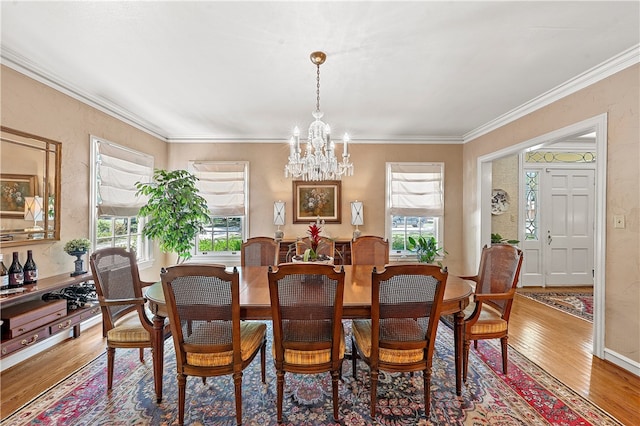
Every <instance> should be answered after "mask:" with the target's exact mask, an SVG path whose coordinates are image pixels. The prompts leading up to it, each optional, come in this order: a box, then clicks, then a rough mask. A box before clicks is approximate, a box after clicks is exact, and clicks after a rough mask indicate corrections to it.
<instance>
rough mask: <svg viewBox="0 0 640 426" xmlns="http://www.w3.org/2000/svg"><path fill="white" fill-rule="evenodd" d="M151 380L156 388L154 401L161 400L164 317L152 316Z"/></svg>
mask: <svg viewBox="0 0 640 426" xmlns="http://www.w3.org/2000/svg"><path fill="white" fill-rule="evenodd" d="M153 332H154V334H155V336H154V339H153V349H152V350H153V382H154V385H155V390H156V401H157V402H161V401H162V376H163V374H164V317H161V316H159V315H158V314H155V315H154V316H153Z"/></svg>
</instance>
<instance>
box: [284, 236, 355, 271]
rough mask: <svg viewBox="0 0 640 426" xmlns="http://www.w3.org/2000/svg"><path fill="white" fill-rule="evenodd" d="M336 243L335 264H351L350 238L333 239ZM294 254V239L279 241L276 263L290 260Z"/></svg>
mask: <svg viewBox="0 0 640 426" xmlns="http://www.w3.org/2000/svg"><path fill="white" fill-rule="evenodd" d="M334 243H335V245H336V253H335V259H334V264H335V265H351V240H334ZM295 254H296V240H282V241H280V255H279V258H278V263H284V262H291V258H292V257H293V255H295Z"/></svg>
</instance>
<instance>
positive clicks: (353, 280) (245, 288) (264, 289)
mask: <svg viewBox="0 0 640 426" xmlns="http://www.w3.org/2000/svg"><path fill="white" fill-rule="evenodd" d="M342 266H343V265H339V266H336V268H340V267H342ZM237 268H238V271H239V273H240V316H241V318H242V319H246V320H271V302H270V298H269V278H268V271H269V267H268V266H244V267H237ZM228 269H229V270H232V269H233V267H231V268H228ZM377 269H378V270H379V271H380V270H383V269H384V266H383V265H380V266H378V267H377ZM372 270H373V265H344V271H345V287H344V298H343V315H342V316H343V318H345V319H356V318H370V317H371V272H372ZM471 293H472V286H471V282H470V281H468V280H463V279H462V278H460V277H457V276H454V275H449V277H448V278H447V286H446V288H445V292H444V300H443V306H442V315H453V317H454V342H455V343H454V345H455V349H454V350H455V370H456V371H455V374H456V394H457V395H458V396H460V395H461V394H462V349H463V325H464V314H463V310H464V308H466V307H467V305H468V304H469V296H470V295H471ZM145 297H146V299H147V301H148V302H149V307H150V309H151V312H152V313H153V314H154V317H153V327H154V332H155V333H156V335H155V339H154V342H155V343H154V345H155V346H154V347H153V357H154V362H153V365H154V368H155V369H156V370H155V371H154V377H156V378H158V380H156V381H155V392H156V398H157V401H158V402H160V401H161V400H162V375H163V372H164V340H163V329H164V324H165V318H166V317H167V316H168V313H167V309H166V305H165V300H164V293H163V291H162V283H161V282H157V283H155V284H153V285H151V286H149V287H147V288H146V291H145Z"/></svg>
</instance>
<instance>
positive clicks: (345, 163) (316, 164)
mask: <svg viewBox="0 0 640 426" xmlns="http://www.w3.org/2000/svg"><path fill="white" fill-rule="evenodd" d="M310 58H311V62H312V63H313V64H315V65H316V67H317V73H316V75H317V77H316V81H317V84H316V110H315V111H314V112H313V114H312V115H313V117H314V118H315V121H314V122H313V123H311V125H310V126H309V136H308V138H307V148H306V152H305V155H304V157H303V156H302V155H301V154H302V153H301V149H300V129H298V127H296V128H295V129H294V130H293V136H292V137H291V139H290V140H289V163H288V164H287V165H286V166H285V167H284V175H285V177H289V176H291V177H293V178H296V179H301V180H305V181H322V180H339V179H340V178H341V177H342V176H343V175H344V176H352V175H353V164H352V163H351V162H350V161H349V148H348V143H349V135H348V134H346V133H345V134H344V137H343V139H342V142H343V150H342V162H341V163H338V160H337V158H336V155H335V143H334V142H333V141H332V140H331V128H330V127H329V125H328V124H326V123H324V122H323V121H322V120H321V118H322V116H323V115H324V114H323V112H322V111H320V65H322V64H323V63H324V61H325V59H327V55H326V54H325V53H324V52H313V53H312V54H311V56H310Z"/></svg>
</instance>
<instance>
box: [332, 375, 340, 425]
mask: <svg viewBox="0 0 640 426" xmlns="http://www.w3.org/2000/svg"><path fill="white" fill-rule="evenodd" d="M340 367H342V363H340ZM341 376H342V374H341V373H340V372H339V371H332V372H331V387H332V388H333V420H334V421H335V422H338V380H339V379H340V378H341Z"/></svg>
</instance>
